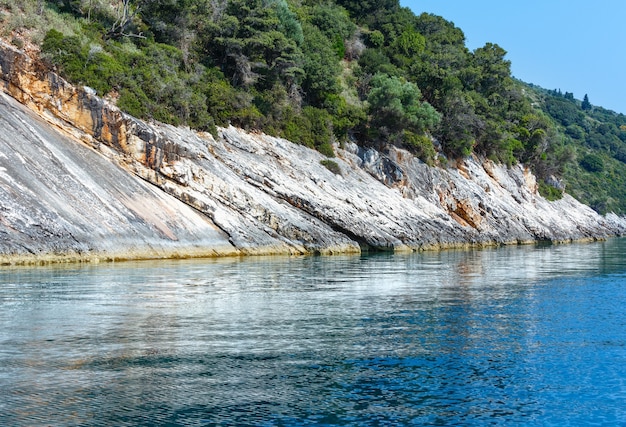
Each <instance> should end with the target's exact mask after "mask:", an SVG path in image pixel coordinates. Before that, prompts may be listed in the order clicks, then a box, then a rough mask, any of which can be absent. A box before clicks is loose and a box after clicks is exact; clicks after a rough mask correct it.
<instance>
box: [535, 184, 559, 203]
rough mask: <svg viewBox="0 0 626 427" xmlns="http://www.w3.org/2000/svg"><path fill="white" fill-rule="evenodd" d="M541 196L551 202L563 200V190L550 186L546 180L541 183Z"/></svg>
mask: <svg viewBox="0 0 626 427" xmlns="http://www.w3.org/2000/svg"><path fill="white" fill-rule="evenodd" d="M539 194H541V195H542V196H543V197H545V198H546V199H547V200H550V201H551V202H553V201H555V200H560V199H562V198H563V190H561V189H558V188H556V187H554V186H552V185H550V184H548V183H547V182H545V181H544V180H540V181H539Z"/></svg>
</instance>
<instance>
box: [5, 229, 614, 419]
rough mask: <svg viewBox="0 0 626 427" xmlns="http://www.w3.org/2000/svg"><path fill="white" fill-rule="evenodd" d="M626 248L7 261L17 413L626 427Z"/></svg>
mask: <svg viewBox="0 0 626 427" xmlns="http://www.w3.org/2000/svg"><path fill="white" fill-rule="evenodd" d="M625 254H626V240H624V239H616V240H610V241H608V242H602V243H593V244H575V245H565V246H542V247H512V248H502V249H493V250H491V249H490V250H476V251H449V252H442V253H428V254H413V255H390V254H387V255H372V256H361V257H359V256H355V257H343V256H342V257H330V258H327V257H294V258H288V257H282V258H281V257H279V258H251V259H243V260H241V259H229V260H226V259H222V260H195V261H163V262H137V263H122V264H109V265H107V264H103V265H96V266H89V265H86V266H71V267H57V268H5V269H0V390H1V395H0V425H2V426H65V425H68V426H134V425H155V426H166V425H169V426H175V425H181V426H231V425H232V426H235V425H237V426H246V425H248V426H283V425H284V426H287V425H293V426H301V425H302V426H307V425H311V426H313V425H353V426H396V425H398V426H400V425H469V426H473V425H476V426H483V425H506V426H510V425H529V426H533V425H536V426H549V425H554V426H563V425H571V426H578V425H606V426H611V425H616V426H617V425H626V258H625Z"/></svg>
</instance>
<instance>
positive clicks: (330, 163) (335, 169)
mask: <svg viewBox="0 0 626 427" xmlns="http://www.w3.org/2000/svg"><path fill="white" fill-rule="evenodd" d="M320 164H321V165H323V166H325V167H326V169H328V170H329V171H331V172H332V173H334V174H335V175H341V168H340V167H339V165H338V164H337V162H335V161H334V160H328V159H325V160H320Z"/></svg>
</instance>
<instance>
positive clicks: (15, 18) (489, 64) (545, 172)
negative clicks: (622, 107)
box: [0, 0, 626, 214]
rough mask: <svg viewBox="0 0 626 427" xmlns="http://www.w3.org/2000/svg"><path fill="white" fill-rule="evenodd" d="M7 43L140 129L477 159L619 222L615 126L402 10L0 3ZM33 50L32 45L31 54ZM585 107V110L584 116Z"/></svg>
mask: <svg viewBox="0 0 626 427" xmlns="http://www.w3.org/2000/svg"><path fill="white" fill-rule="evenodd" d="M0 10H1V14H0V21H1V22H0V26H1V27H2V33H3V34H4V36H5V37H8V38H9V39H10V41H11V42H12V43H13V44H14V45H16V46H17V47H22V46H27V47H33V48H34V49H39V48H40V49H41V51H42V55H43V58H44V59H46V61H47V63H48V64H49V66H50V67H51V68H53V69H55V70H57V71H58V72H60V74H61V75H62V76H64V77H66V78H67V79H69V80H70V81H71V82H73V83H76V84H81V85H87V86H89V87H91V88H92V89H94V90H95V92H96V93H97V94H98V95H100V96H103V97H105V98H107V99H109V100H111V101H113V102H115V103H116V104H117V105H118V106H119V107H120V108H121V109H122V110H124V111H126V112H128V113H130V114H132V115H134V116H136V117H139V118H143V119H149V120H150V119H153V120H157V121H160V122H164V123H169V124H174V125H187V126H190V127H192V128H194V129H197V130H201V131H209V132H212V133H213V134H214V135H216V134H217V128H216V126H227V125H234V126H237V127H239V128H243V129H248V130H260V131H263V132H265V133H267V134H270V135H274V136H280V137H284V138H286V139H289V140H290V141H293V142H296V143H299V144H302V145H305V146H308V147H313V148H316V149H317V150H318V151H320V152H321V153H322V154H324V155H326V156H328V157H332V156H333V155H334V149H333V146H337V145H339V146H341V145H342V144H346V143H356V144H357V145H359V146H360V147H364V148H377V149H381V150H385V149H386V148H387V147H391V146H395V147H399V148H404V149H408V150H409V151H411V152H412V153H414V154H415V155H416V156H418V157H419V158H420V159H422V160H423V161H424V162H425V163H427V164H430V165H439V166H445V164H446V162H448V161H449V160H455V159H458V158H463V157H466V156H468V155H470V154H472V153H476V154H478V155H480V156H483V157H488V158H490V159H492V160H494V161H497V162H501V163H504V164H507V165H513V164H516V163H523V164H525V165H527V166H529V167H531V169H532V170H533V171H534V173H535V174H536V175H537V176H538V178H539V182H540V190H541V192H542V194H544V195H545V196H546V197H549V198H552V199H555V198H559V197H561V194H562V190H563V189H564V188H565V189H566V190H567V191H568V192H569V193H570V194H572V195H574V196H575V197H577V198H578V199H579V200H581V201H582V202H584V203H587V204H589V205H590V206H592V207H593V208H594V209H595V210H596V211H598V212H601V213H606V212H616V213H618V214H624V213H626V210H625V209H626V206H625V203H626V202H625V200H626V187H625V182H624V178H623V177H624V176H626V174H625V173H624V172H626V171H625V169H624V168H625V167H626V166H624V163H623V162H624V157H625V155H624V153H625V152H626V149H625V148H624V140H626V130H624V129H626V128H623V126H624V121H623V119H624V117H623V116H622V115H616V114H614V113H612V112H610V111H606V110H604V109H602V108H601V107H594V106H591V104H590V103H589V102H588V100H587V103H585V104H584V105H583V104H582V103H581V102H580V101H576V100H575V99H574V98H573V94H569V93H567V92H566V94H565V95H562V94H560V93H559V92H558V91H553V92H550V91H545V90H541V89H540V88H535V87H533V86H529V85H526V84H524V83H522V82H519V81H517V80H515V79H513V78H512V76H511V72H510V63H509V61H507V60H506V51H505V50H504V49H503V48H502V47H500V46H498V45H497V44H495V43H487V44H486V45H485V46H484V47H482V48H479V49H476V50H475V51H469V50H468V49H467V47H466V46H465V37H464V34H463V32H462V30H461V29H459V28H457V27H455V26H454V25H453V24H452V23H451V22H449V21H446V20H445V19H444V18H442V17H439V16H435V15H431V14H422V15H419V16H416V15H415V14H414V13H413V12H412V11H410V10H409V9H407V8H402V7H400V5H399V3H398V1H397V0H386V1H382V2H362V1H351V0H337V1H326V2H319V1H315V0H301V1H295V0H254V1H242V0H221V1H220V0H187V1H184V2H171V1H168V0H25V1H23V2H19V3H16V2H14V1H9V0H0ZM31 42H33V43H34V45H31V44H30V43H31ZM583 107H584V108H583Z"/></svg>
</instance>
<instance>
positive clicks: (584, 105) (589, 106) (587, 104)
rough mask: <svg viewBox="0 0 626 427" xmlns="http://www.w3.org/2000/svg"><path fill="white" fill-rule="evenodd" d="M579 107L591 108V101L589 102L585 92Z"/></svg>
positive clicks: (587, 109) (586, 109)
mask: <svg viewBox="0 0 626 427" xmlns="http://www.w3.org/2000/svg"><path fill="white" fill-rule="evenodd" d="M580 108H582V109H583V110H585V111H589V110H591V103H590V102H589V97H588V96H587V94H585V97H584V98H583V102H582V104H581V105H580Z"/></svg>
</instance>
